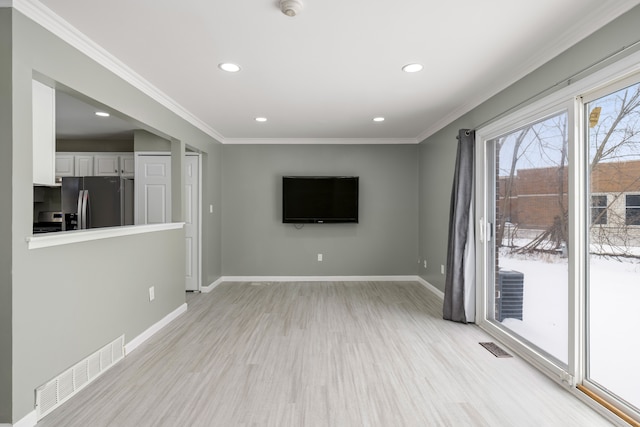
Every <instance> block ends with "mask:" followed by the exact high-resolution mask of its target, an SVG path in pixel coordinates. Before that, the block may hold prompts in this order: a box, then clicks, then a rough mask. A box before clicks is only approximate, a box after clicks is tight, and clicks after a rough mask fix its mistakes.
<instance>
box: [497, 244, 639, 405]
mask: <svg viewBox="0 0 640 427" xmlns="http://www.w3.org/2000/svg"><path fill="white" fill-rule="evenodd" d="M567 262H568V261H567V259H566V258H560V257H558V256H548V255H540V256H524V255H508V254H507V253H506V252H505V253H501V254H500V267H501V268H502V269H506V270H516V271H520V272H522V273H524V301H523V320H518V319H505V320H504V321H503V322H502V324H503V325H504V326H506V327H507V328H509V329H511V330H512V331H514V332H515V333H517V334H518V335H520V336H521V337H523V338H525V339H526V340H528V341H530V342H532V343H534V344H535V345H537V346H538V347H540V348H541V349H543V350H545V351H546V352H548V353H549V354H551V355H553V356H554V357H556V358H557V359H559V360H561V361H563V362H565V363H566V361H567V359H568V356H567V347H568V344H567V342H568V316H567V313H568V312H567V306H568V264H567ZM590 265H591V267H590V294H589V301H590V321H589V333H588V340H589V352H588V353H589V374H588V377H589V378H590V379H591V380H592V381H594V382H596V383H598V384H599V385H600V386H602V387H604V388H606V389H608V390H609V391H610V392H612V393H613V394H616V395H617V396H618V397H620V398H622V399H624V400H626V401H627V402H629V403H630V404H632V405H633V406H635V407H637V408H640V356H639V354H640V331H639V330H638V329H639V328H638V327H639V326H640V321H639V317H640V262H639V261H638V260H634V259H621V260H616V259H611V258H604V257H599V256H592V257H591V259H590Z"/></svg>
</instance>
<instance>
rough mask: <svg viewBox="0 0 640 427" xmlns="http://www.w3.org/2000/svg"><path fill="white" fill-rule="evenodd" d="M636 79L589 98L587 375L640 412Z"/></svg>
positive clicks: (639, 106)
mask: <svg viewBox="0 0 640 427" xmlns="http://www.w3.org/2000/svg"><path fill="white" fill-rule="evenodd" d="M629 83H630V82H626V83H623V84H619V85H617V86H614V87H611V88H608V89H604V90H601V91H599V92H598V93H595V94H593V95H592V96H590V97H588V98H585V117H586V123H585V128H586V131H585V135H586V136H587V142H588V144H587V145H588V159H587V161H588V197H587V200H588V202H589V208H588V209H589V216H588V219H589V224H588V231H587V235H588V243H589V246H588V263H587V266H588V267H587V269H588V274H587V310H586V312H587V328H586V331H587V340H586V344H587V345H586V347H587V348H586V360H587V363H586V379H587V381H588V382H591V383H592V385H593V386H594V387H596V388H598V389H600V391H603V392H605V395H612V396H616V397H617V398H618V399H620V400H622V401H623V402H625V403H626V404H628V405H631V406H633V407H635V409H636V410H640V367H639V363H638V360H640V359H639V354H640V333H639V332H638V325H639V324H640V320H639V319H640V309H639V307H640V84H638V83H636V84H630V85H629ZM620 86H622V87H620Z"/></svg>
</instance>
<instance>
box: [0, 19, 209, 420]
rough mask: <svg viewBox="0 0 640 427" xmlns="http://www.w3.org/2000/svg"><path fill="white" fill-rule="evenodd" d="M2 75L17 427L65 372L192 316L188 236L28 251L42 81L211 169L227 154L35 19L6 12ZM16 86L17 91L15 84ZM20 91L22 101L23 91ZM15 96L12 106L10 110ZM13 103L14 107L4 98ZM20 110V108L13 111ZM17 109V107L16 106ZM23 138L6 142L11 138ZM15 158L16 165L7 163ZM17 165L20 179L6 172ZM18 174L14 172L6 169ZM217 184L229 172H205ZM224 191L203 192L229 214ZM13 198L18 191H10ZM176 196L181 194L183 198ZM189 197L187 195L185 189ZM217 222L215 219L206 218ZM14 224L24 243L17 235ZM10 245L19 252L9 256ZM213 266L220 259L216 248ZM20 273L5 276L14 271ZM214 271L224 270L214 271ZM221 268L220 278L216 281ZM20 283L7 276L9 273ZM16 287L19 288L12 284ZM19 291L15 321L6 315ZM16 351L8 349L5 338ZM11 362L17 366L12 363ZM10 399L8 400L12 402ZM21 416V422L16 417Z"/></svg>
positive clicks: (7, 416) (7, 290)
mask: <svg viewBox="0 0 640 427" xmlns="http://www.w3.org/2000/svg"><path fill="white" fill-rule="evenodd" d="M9 15H11V16H12V18H13V22H12V24H13V27H12V29H13V33H12V35H13V37H12V38H11V37H9V40H12V46H11V48H12V49H13V60H12V61H11V62H10V64H12V72H13V81H12V82H11V76H7V70H6V68H7V67H6V65H5V64H7V61H5V60H4V58H6V53H5V52H4V51H6V41H7V38H6V37H4V35H5V34H4V33H5V32H6V29H7V27H9V28H11V26H7V25H5V23H7V22H8V21H7V18H8V16H9ZM2 20H3V21H2V22H1V23H2V26H1V27H0V28H1V30H0V31H2V33H3V34H2V36H3V37H2V42H1V43H2V45H0V46H3V47H0V49H2V50H0V55H2V59H3V61H2V65H1V66H0V94H2V97H1V99H2V101H0V109H2V110H1V111H2V113H5V112H6V111H5V110H7V109H8V110H9V114H2V115H1V116H2V117H1V118H0V120H2V121H6V120H7V117H9V120H11V122H10V124H9V126H7V127H5V126H4V123H3V126H2V127H0V141H1V143H2V145H0V150H1V153H2V156H0V157H1V160H0V162H3V165H2V166H3V167H2V168H0V174H2V175H3V176H4V177H5V178H6V179H1V180H0V186H1V187H0V189H1V190H2V193H0V194H2V196H3V197H4V198H5V199H8V200H5V202H4V203H3V204H2V207H1V208H0V219H3V221H0V227H2V228H0V232H1V234H0V242H2V243H0V245H4V246H0V255H2V256H0V262H2V263H3V264H2V267H3V268H2V273H1V274H2V275H3V276H2V284H1V285H0V286H1V288H0V293H1V296H2V299H1V301H2V302H0V304H2V307H1V308H2V310H1V313H2V314H0V316H2V317H1V319H2V320H3V321H2V325H1V327H0V328H1V329H0V340H2V344H3V345H2V346H1V350H0V376H6V371H5V370H3V369H5V368H6V366H7V364H8V363H9V364H10V363H11V360H10V357H12V358H13V368H12V375H13V381H12V384H11V382H7V381H5V379H6V378H2V377H0V378H1V379H2V384H1V385H0V396H6V387H7V384H9V385H8V386H9V387H11V388H12V397H11V399H9V400H10V402H11V403H9V404H7V403H5V402H6V400H5V399H1V400H0V402H1V403H0V411H2V412H0V414H1V416H2V418H0V423H3V422H15V421H18V420H20V419H22V418H23V417H24V416H25V415H27V414H28V413H29V412H31V411H32V410H33V409H34V389H35V388H36V387H38V386H39V385H41V384H43V383H44V382H46V381H48V380H49V379H51V378H52V377H54V376H55V375H57V374H59V373H60V372H61V371H63V370H64V369H66V368H68V367H70V366H71V365H73V364H74V363H76V362H77V361H79V360H81V359H82V358H84V357H86V356H87V355H89V354H90V353H92V352H93V351H95V350H97V349H98V348H99V347H100V346H102V345H104V344H107V343H108V342H110V341H111V340H113V339H114V338H115V337H117V336H118V335H120V334H123V333H124V334H125V337H126V342H129V341H130V340H131V339H133V338H135V337H136V336H138V335H139V334H140V333H142V332H143V331H144V330H145V329H147V328H148V327H150V326H151V325H153V324H154V323H156V322H157V321H159V320H161V319H162V318H163V317H164V316H166V315H167V314H168V313H170V312H171V311H173V310H175V309H176V308H177V307H179V306H180V305H182V304H183V303H184V301H185V297H184V271H185V254H184V250H185V249H184V232H183V231H182V230H171V231H164V232H155V233H150V234H141V235H133V236H127V237H121V238H110V239H104V240H97V241H92V242H85V243H78V244H68V245H63V246H57V247H53V248H43V249H36V250H29V249H28V248H27V244H26V242H25V237H26V236H29V235H31V222H32V203H33V202H32V194H33V193H32V184H31V183H32V147H31V144H29V143H28V142H29V141H31V79H32V75H33V74H34V73H36V74H37V75H44V76H46V77H47V78H49V79H50V81H53V82H57V83H59V84H61V85H63V86H64V87H65V88H71V89H73V90H75V91H77V92H79V93H82V94H84V95H86V96H88V97H90V98H92V99H95V100H97V101H98V102H100V103H102V104H104V105H108V106H110V107H112V108H113V109H115V110H117V111H119V112H121V113H122V115H123V116H125V117H128V118H130V119H131V120H133V121H134V122H137V123H143V124H145V126H146V127H145V129H153V130H157V132H158V134H160V135H170V136H171V138H172V141H177V142H172V143H175V144H188V145H189V146H190V147H192V148H194V149H196V150H198V151H201V152H203V153H205V155H208V158H209V160H208V161H207V162H206V163H205V165H204V166H205V168H212V167H220V163H217V160H212V159H213V157H215V156H216V155H215V154H212V153H218V154H219V153H220V151H219V150H218V149H216V146H218V145H219V144H218V143H217V142H216V141H215V140H213V139H212V138H210V137H209V136H207V135H205V134H204V133H203V132H201V131H200V130H198V129H196V128H195V127H193V126H192V125H190V124H189V123H187V122H186V121H184V120H183V119H182V118H180V117H178V116H177V115H175V114H173V113H171V112H170V111H168V110H167V109H166V108H165V107H163V106H161V105H160V104H158V103H156V102H155V101H153V100H152V99H151V98H149V97H148V96H146V95H144V94H142V93H141V92H140V91H138V90H137V89H135V88H133V87H131V86H130V85H129V84H127V83H125V82H124V81H123V80H122V79H120V78H118V77H116V76H115V75H113V74H112V73H111V72H109V71H107V70H106V69H104V68H102V67H101V66H99V65H98V64H97V63H95V62H94V61H92V60H90V59H88V58H87V57H85V56H84V55H83V54H81V53H80V52H78V51H77V50H75V49H73V48H71V47H70V46H69V45H67V44H65V43H64V42H62V41H61V40H59V39H57V38H56V37H53V36H52V35H51V34H50V33H48V32H47V31H45V30H44V29H43V28H41V27H39V26H38V25H37V24H35V23H33V22H32V21H30V20H29V19H27V18H25V17H24V16H23V15H22V14H20V13H19V12H17V11H15V10H8V9H3V10H2ZM7 80H9V82H8V81H7ZM12 91H13V92H12ZM11 93H13V99H12V100H11V97H10V96H11V95H10V94H11ZM7 94H9V95H8V97H7V96H5V95H7ZM11 101H12V102H11ZM7 102H9V103H10V104H11V105H10V106H7V104H6V103H7ZM11 128H13V135H12V136H9V137H8V138H7V135H10V134H8V133H7V132H10V131H9V130H7V129H11ZM5 154H7V155H6V156H5ZM6 159H10V160H12V161H13V168H11V167H10V166H8V165H4V163H6V162H7V161H10V160H6ZM5 166H7V167H5ZM205 174H206V175H207V176H212V177H218V176H219V174H220V171H219V170H218V171H216V170H206V171H205ZM220 185H221V183H220V180H216V179H213V180H211V181H210V182H205V183H204V185H203V197H204V199H205V200H208V201H209V203H213V204H215V205H216V206H218V205H220V199H219V197H220ZM11 188H13V192H12V190H11ZM174 190H175V189H174ZM177 191H178V193H177V194H178V195H181V188H178V189H177ZM207 214H208V210H207ZM204 224H205V226H204V229H203V240H205V241H207V240H209V239H214V238H216V237H217V238H219V236H220V218H219V216H218V218H207V221H204ZM11 225H12V226H13V233H11V231H10V230H11ZM7 245H11V249H9V248H8V247H7ZM215 245H216V244H210V245H208V247H207V248H208V249H207V256H211V257H218V258H219V257H220V253H219V252H216V251H215V250H212V249H210V247H213V248H215ZM8 262H9V263H10V265H7V266H6V267H7V268H5V264H7V263H8ZM203 264H204V265H206V271H205V272H204V274H203V275H204V276H206V277H209V278H211V277H213V276H215V275H216V274H218V275H219V271H220V270H219V266H220V261H219V259H217V260H216V259H214V260H212V262H211V263H210V262H209V261H208V260H207V259H204V260H203ZM212 266H213V267H212ZM216 268H217V269H218V270H217V271H216ZM11 271H12V275H11V276H7V277H5V275H8V274H10V273H9V272H11ZM5 279H8V280H5ZM150 286H155V288H156V299H155V301H154V302H153V303H150V302H149V301H148V292H147V289H148V287H150ZM11 292H13V295H12V297H13V305H12V306H11V307H9V313H10V315H11V310H12V315H13V319H12V321H13V323H12V324H11V322H10V321H8V320H6V319H5V318H6V317H7V315H6V314H5V313H6V312H7V311H6V310H4V308H5V307H4V305H6V304H7V303H6V301H7V299H6V298H5V296H11ZM7 327H9V328H11V338H12V342H11V345H10V346H9V348H8V349H7V346H5V345H4V344H5V342H4V341H6V339H7V336H6V328H7ZM7 351H10V352H11V354H12V356H8V355H7ZM2 393H4V394H2ZM7 411H10V412H11V413H7Z"/></svg>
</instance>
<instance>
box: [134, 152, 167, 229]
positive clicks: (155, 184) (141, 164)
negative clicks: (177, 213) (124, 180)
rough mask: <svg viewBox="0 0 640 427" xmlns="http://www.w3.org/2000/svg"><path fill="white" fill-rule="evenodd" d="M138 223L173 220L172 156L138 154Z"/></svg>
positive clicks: (159, 222) (136, 184)
mask: <svg viewBox="0 0 640 427" xmlns="http://www.w3.org/2000/svg"><path fill="white" fill-rule="evenodd" d="M135 186H136V213H135V217H136V222H135V223H136V224H164V223H167V222H171V156H167V155H158V156H156V155H140V156H137V168H136V180H135Z"/></svg>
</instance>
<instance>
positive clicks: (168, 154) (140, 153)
mask: <svg viewBox="0 0 640 427" xmlns="http://www.w3.org/2000/svg"><path fill="white" fill-rule="evenodd" d="M140 156H166V157H171V152H170V151H136V152H135V153H134V159H135V168H136V175H137V174H138V171H137V169H138V158H139V157H140ZM187 156H194V157H195V156H197V157H198V177H197V180H198V193H197V198H198V200H197V203H198V209H197V212H198V221H197V233H198V245H197V250H198V254H197V257H196V259H197V261H198V266H197V272H196V275H197V277H196V282H197V290H195V292H201V290H202V216H203V211H202V209H203V204H202V154H201V153H198V152H192V151H189V152H186V153H185V157H187ZM182 191H184V189H183V190H182ZM136 197H138V195H137V193H136ZM135 209H137V203H134V218H136V217H137V212H136V211H135ZM183 209H184V207H183ZM185 267H186V266H185ZM185 289H186V286H185Z"/></svg>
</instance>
